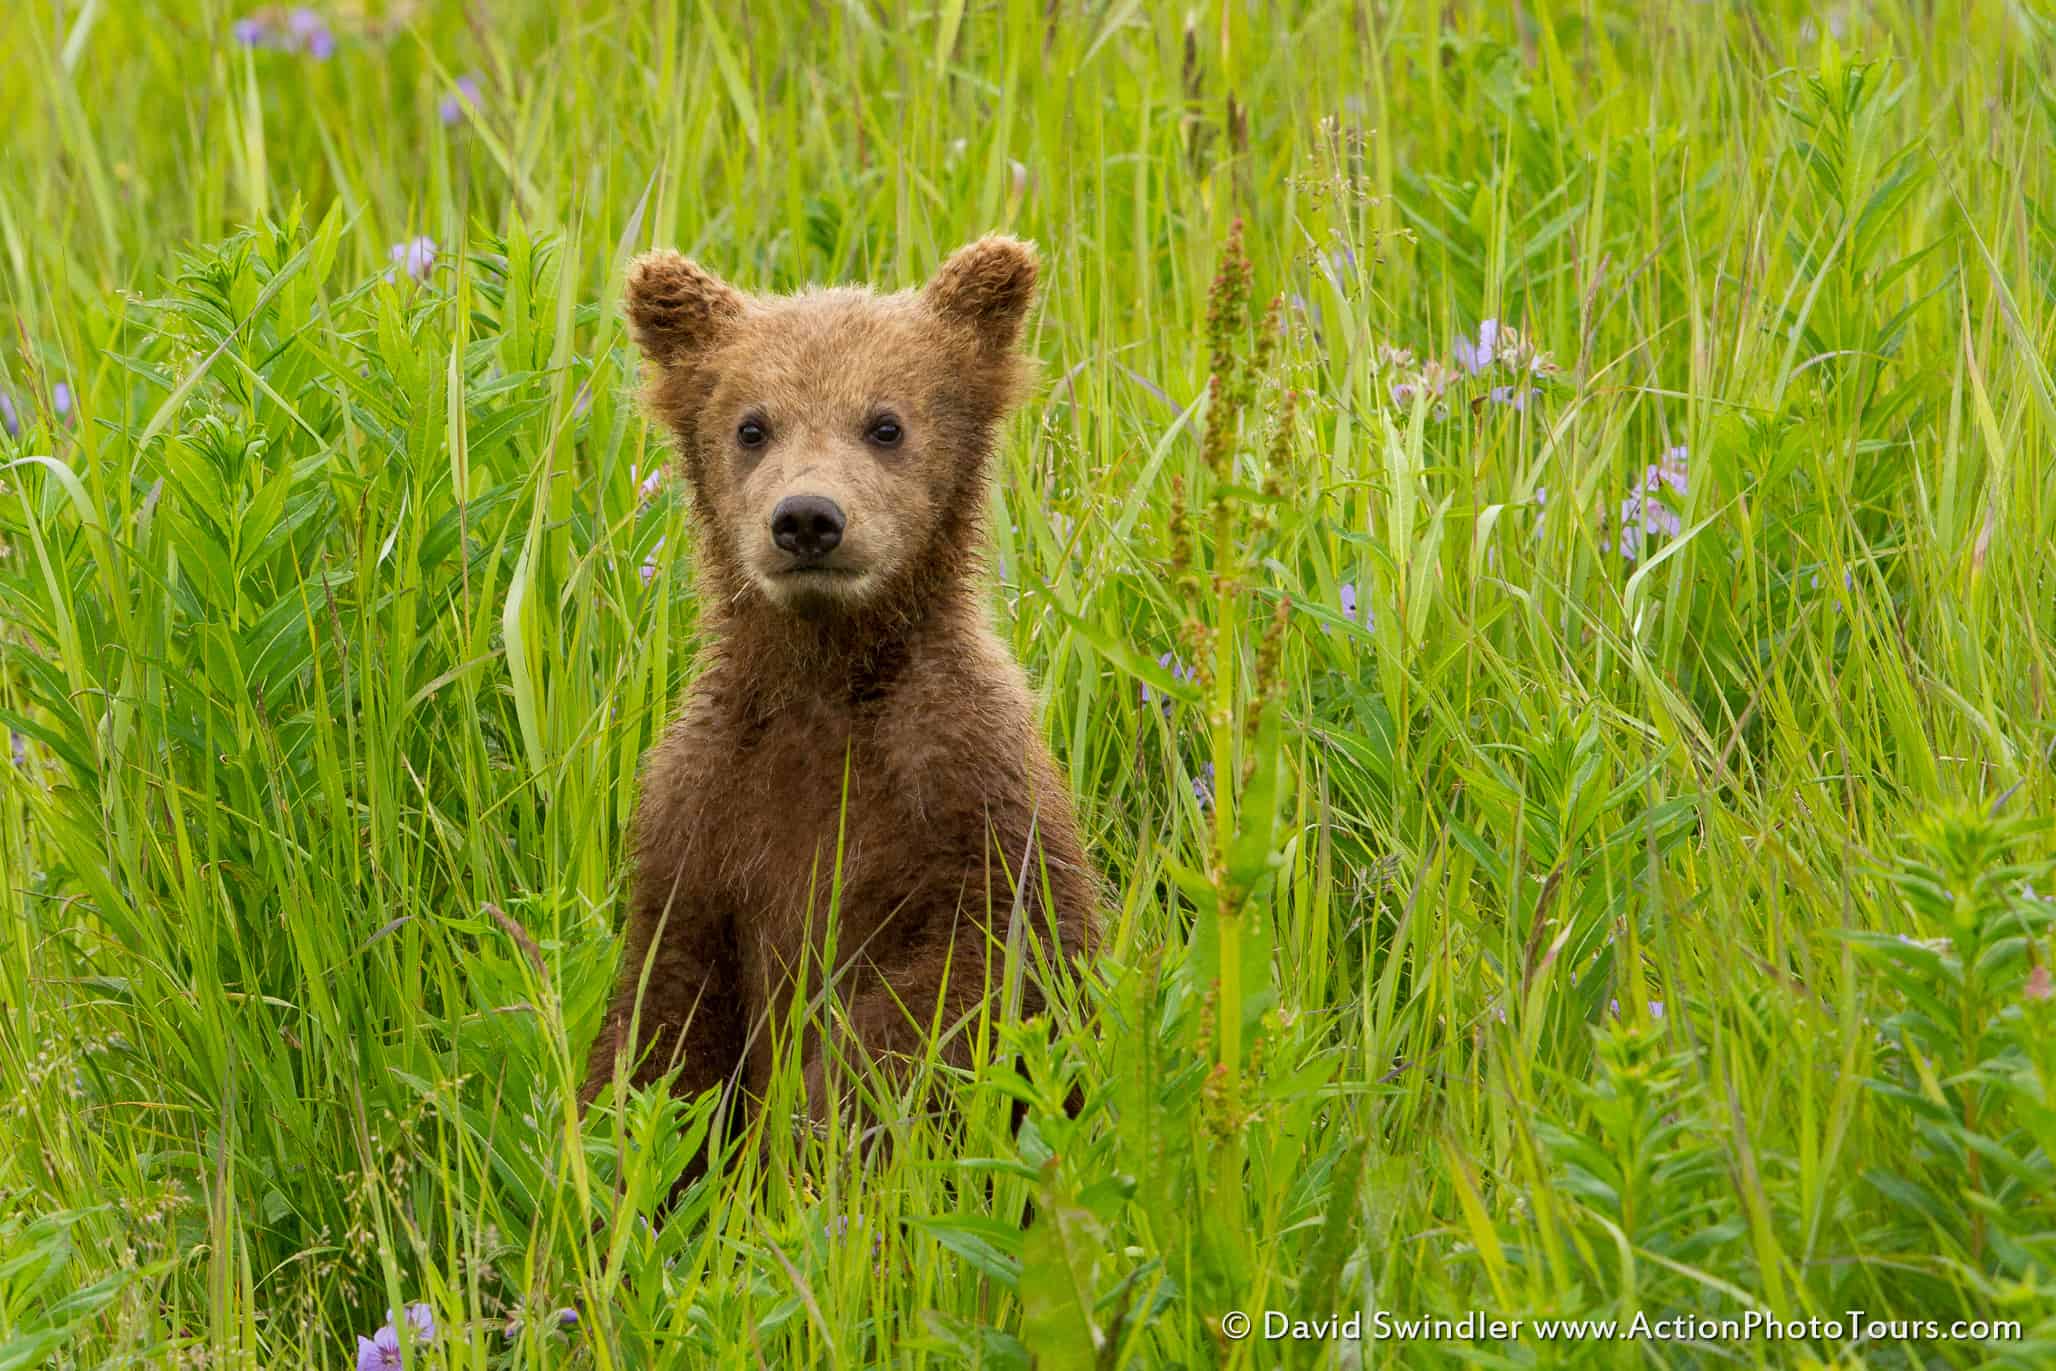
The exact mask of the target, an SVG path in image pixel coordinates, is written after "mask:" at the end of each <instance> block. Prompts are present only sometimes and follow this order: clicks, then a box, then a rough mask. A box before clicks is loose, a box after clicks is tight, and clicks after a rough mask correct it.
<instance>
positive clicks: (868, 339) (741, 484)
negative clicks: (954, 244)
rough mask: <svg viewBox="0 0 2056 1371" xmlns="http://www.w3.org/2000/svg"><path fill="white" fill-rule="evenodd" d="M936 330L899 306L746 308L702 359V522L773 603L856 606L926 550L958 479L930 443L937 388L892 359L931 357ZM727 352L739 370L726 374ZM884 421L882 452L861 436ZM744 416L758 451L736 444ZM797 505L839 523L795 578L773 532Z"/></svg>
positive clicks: (904, 302) (844, 299)
mask: <svg viewBox="0 0 2056 1371" xmlns="http://www.w3.org/2000/svg"><path fill="white" fill-rule="evenodd" d="M936 331H937V329H936V326H935V325H934V324H933V322H932V321H929V320H926V319H924V318H922V317H921V315H920V312H919V310H918V309H917V308H916V307H915V306H914V305H913V303H912V301H911V300H909V299H908V298H907V297H904V296H901V297H883V298H881V297H877V296H873V295H870V294H869V293H867V292H863V291H855V290H838V291H823V292H819V293H816V294H812V295H807V296H801V297H798V298H796V299H792V300H781V301H777V302H774V303H773V304H772V305H771V306H769V307H766V308H762V309H760V310H758V311H757V312H756V313H755V314H753V315H752V316H751V317H750V318H749V319H748V320H747V321H745V322H744V323H743V324H742V325H741V326H740V327H738V328H737V329H736V330H735V332H734V334H733V335H732V337H731V339H730V340H729V342H728V343H727V344H726V345H725V346H724V347H723V348H722V349H720V350H718V351H716V352H714V353H713V354H711V355H710V358H709V361H708V365H709V366H710V367H711V368H712V369H714V370H715V371H716V372H718V373H719V374H720V376H721V379H720V380H719V381H717V382H716V383H715V386H714V388H713V391H712V393H711V394H710V395H709V396H708V399H707V402H706V405H705V407H704V408H703V409H702V410H701V420H702V432H703V435H704V438H703V442H704V446H703V448H702V451H703V452H705V453H706V455H707V458H708V462H707V473H706V489H707V494H708V497H709V500H710V502H711V503H712V505H713V506H714V507H715V508H714V522H715V524H716V525H717V527H718V529H719V530H720V533H719V536H721V537H722V538H723V539H725V540H726V542H727V544H728V547H727V552H728V555H729V557H730V558H731V559H732V560H733V561H734V562H735V564H736V565H738V566H739V567H741V568H742V569H743V570H744V572H745V573H746V574H747V576H748V577H749V580H750V582H751V583H752V584H754V586H755V587H756V589H757V590H758V591H760V592H761V593H762V594H763V595H764V596H765V597H766V598H767V599H768V600H770V601H771V602H772V603H773V604H775V605H778V606H780V607H782V608H786V609H795V610H800V611H807V612H823V611H829V610H832V609H834V608H836V607H837V606H847V605H850V604H853V603H861V602H862V601H864V600H866V599H868V598H869V597H870V596H872V595H875V594H877V593H879V592H880V590H881V589H882V588H885V587H890V586H892V585H893V584H894V583H895V582H896V581H897V579H898V578H899V575H900V573H901V571H902V570H903V568H904V566H905V563H906V561H907V560H908V558H910V557H912V556H914V555H916V554H917V553H918V552H920V551H921V550H922V548H923V547H924V546H925V545H926V543H927V541H928V539H929V537H930V535H931V534H932V532H933V524H934V515H935V511H936V508H937V507H938V505H939V504H940V503H941V502H942V500H943V499H945V498H946V497H947V495H948V494H949V490H950V487H951V486H952V485H953V484H954V481H955V479H956V476H957V473H956V472H955V471H954V470H953V465H954V463H953V454H952V453H951V452H949V451H947V450H945V448H944V447H943V445H942V443H941V442H940V441H939V440H940V438H941V437H942V436H943V435H942V434H941V431H940V430H941V428H942V420H941V419H940V418H939V417H938V414H937V410H938V408H939V405H938V397H937V396H936V395H934V394H933V393H932V392H933V390H934V388H935V386H936V384H937V380H938V378H937V377H935V376H933V375H928V374H923V373H922V372H921V371H920V370H918V369H916V370H913V371H909V369H907V368H906V367H903V366H895V365H894V364H893V359H894V358H895V357H903V356H905V355H906V354H907V353H908V352H909V351H912V350H915V349H920V348H928V347H933V346H934V344H933V343H932V342H931V341H930V340H929V338H928V337H927V336H926V335H929V334H933V333H934V332H936ZM853 340H854V345H853ZM737 354H743V355H747V356H748V358H749V359H750V360H749V366H748V367H747V369H742V368H734V367H727V368H724V367H723V365H722V362H723V360H724V358H725V357H728V356H733V355H737ZM888 418H889V419H891V420H893V421H895V422H896V423H897V424H898V425H899V427H900V435H901V436H900V438H899V441H898V442H897V444H895V445H892V446H889V447H886V446H880V445H879V444H877V443H875V442H873V441H871V440H870V439H869V438H868V437H867V431H868V430H869V428H870V426H871V425H873V424H875V423H876V422H878V421H879V420H881V419H888ZM745 419H755V420H757V421H758V422H760V423H762V424H763V425H764V426H765V428H766V429H767V430H768V432H769V438H768V440H767V441H765V443H764V444H763V446H762V447H760V448H757V449H754V450H752V449H747V448H745V447H743V446H742V445H741V444H740V443H739V442H738V441H737V439H736V436H735V435H736V430H737V429H738V427H739V426H740V425H741V424H742V422H743V421H744V420H745ZM807 495H812V496H820V497H824V498H826V499H829V500H831V501H833V502H834V503H835V504H836V505H837V506H838V507H839V508H840V509H841V510H842V512H843V517H844V520H845V523H844V527H843V533H842V541H841V543H840V544H839V545H838V546H837V547H836V548H835V549H834V550H833V551H832V552H830V553H829V554H828V555H827V556H826V557H825V558H823V559H822V560H821V561H820V562H819V564H818V566H819V569H818V570H816V569H813V568H811V567H810V568H806V569H799V568H796V567H795V565H794V560H795V559H794V558H793V557H792V556H791V555H789V554H788V553H786V552H784V551H783V550H781V549H780V548H779V547H778V546H777V544H776V543H775V542H774V541H773V539H772V535H771V522H772V515H773V512H774V511H775V510H776V509H777V508H778V505H779V502H780V501H781V500H784V499H786V498H787V497H791V496H807Z"/></svg>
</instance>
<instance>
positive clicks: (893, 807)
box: [699, 707, 978, 932]
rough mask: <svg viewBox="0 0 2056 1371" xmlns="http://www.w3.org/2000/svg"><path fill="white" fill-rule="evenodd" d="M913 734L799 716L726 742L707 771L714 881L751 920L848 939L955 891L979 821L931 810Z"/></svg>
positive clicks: (824, 713)
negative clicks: (835, 928)
mask: <svg viewBox="0 0 2056 1371" xmlns="http://www.w3.org/2000/svg"><path fill="white" fill-rule="evenodd" d="M909 731H911V732H913V733H915V734H916V735H918V734H919V733H920V732H921V730H920V728H919V726H918V723H915V724H913V725H911V727H910V726H909V724H908V723H907V722H906V721H895V720H887V721H884V722H883V724H881V721H880V720H878V719H877V718H875V717H869V716H866V715H864V714H863V713H861V712H854V711H848V710H835V709H824V708H807V707H795V708H793V709H791V710H789V711H784V712H782V713H781V714H780V715H779V716H778V717H777V718H775V719H772V720H769V721H766V722H765V723H764V724H763V725H762V726H760V727H758V728H756V729H753V730H749V731H745V732H742V733H740V734H734V733H732V734H730V736H729V737H728V738H727V739H725V740H724V746H723V747H722V749H721V750H720V752H718V753H716V754H714V755H710V756H707V757H705V758H703V759H702V760H703V761H704V762H705V764H706V771H705V774H706V776H707V777H708V781H709V784H708V787H707V791H706V798H705V801H704V802H703V804H702V806H701V807H700V814H699V821H700V822H701V823H702V824H704V825H706V826H707V827H708V828H709V829H710V830H712V831H711V832H710V833H709V834H708V835H707V836H708V837H709V838H711V839H712V841H711V842H709V843H707V844H706V845H705V846H704V848H703V849H702V850H703V851H706V852H707V853H709V855H716V856H718V868H719V869H718V870H716V871H714V872H711V873H709V874H710V875H712V876H713V877H714V879H715V881H716V882H717V883H718V884H719V885H720V886H722V887H724V888H725V889H726V891H727V893H728V894H729V896H730V898H731V899H732V901H733V903H734V906H735V907H736V908H737V910H738V911H739V914H740V917H741V918H743V919H744V920H745V921H748V920H751V919H758V920H768V921H771V922H772V923H775V924H778V925H784V924H788V923H790V922H792V921H793V920H799V921H802V922H805V921H808V920H810V919H811V920H813V921H816V922H818V921H820V920H822V919H823V918H825V916H826V914H827V913H828V911H829V910H830V908H831V907H833V908H834V909H835V910H836V911H837V913H838V916H839V919H840V922H841V923H842V926H843V928H844V930H845V931H846V932H858V931H859V930H860V928H861V929H864V930H868V929H869V928H870V927H873V926H875V925H876V924H877V922H878V920H879V918H880V917H881V913H882V911H883V910H884V909H885V908H887V907H890V906H893V905H897V904H904V903H905V902H906V901H908V900H909V899H914V898H917V897H923V896H924V895H925V893H926V888H927V887H928V886H931V885H934V884H936V883H937V882H941V883H944V884H955V883H957V880H958V876H959V874H960V873H961V872H962V871H963V869H964V862H965V856H966V854H967V853H968V852H970V851H974V850H975V848H976V840H977V837H978V834H977V832H975V831H973V830H975V828H976V827H977V825H976V823H975V821H972V822H967V821H966V816H964V815H962V814H959V813H956V812H953V808H954V807H945V806H942V805H938V804H935V803H933V802H932V796H933V794H934V792H935V791H936V789H937V787H936V786H935V781H936V779H937V776H936V772H935V765H936V759H935V758H932V757H927V756H924V755H921V754H919V753H914V754H912V755H910V753H909V749H908V747H907V746H906V743H905V741H904V736H905V734H906V733H907V732H909Z"/></svg>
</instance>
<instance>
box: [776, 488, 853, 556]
mask: <svg viewBox="0 0 2056 1371" xmlns="http://www.w3.org/2000/svg"><path fill="white" fill-rule="evenodd" d="M847 522H848V521H847V520H846V518H845V517H844V515H843V512H842V506H841V505H838V504H837V503H835V501H833V500H831V499H829V498H828V497H827V496H825V495H788V496H786V497H785V498H784V499H783V500H780V501H779V502H778V505H777V507H776V508H775V509H773V510H772V511H771V541H772V542H774V543H776V544H777V545H778V547H779V550H780V551H782V552H786V553H790V554H791V555H792V556H794V557H796V558H798V559H799V560H800V561H802V562H812V561H818V560H819V559H820V558H823V557H826V556H827V555H828V554H829V553H830V552H832V551H834V550H835V546H836V544H838V543H840V542H841V541H842V530H843V526H844V525H845V524H846V523H847Z"/></svg>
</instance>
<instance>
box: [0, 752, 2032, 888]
mask: <svg viewBox="0 0 2056 1371" xmlns="http://www.w3.org/2000/svg"><path fill="white" fill-rule="evenodd" d="M7 741H8V742H9V743H10V744H11V745H12V746H11V751H12V752H13V754H14V769H15V770H16V771H27V770H28V769H29V740H28V738H27V737H25V736H24V735H22V734H20V733H16V732H15V731H14V730H13V729H11V728H10V729H8V730H7ZM2030 894H2032V892H2030Z"/></svg>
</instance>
